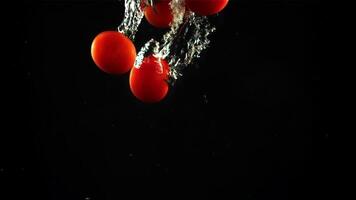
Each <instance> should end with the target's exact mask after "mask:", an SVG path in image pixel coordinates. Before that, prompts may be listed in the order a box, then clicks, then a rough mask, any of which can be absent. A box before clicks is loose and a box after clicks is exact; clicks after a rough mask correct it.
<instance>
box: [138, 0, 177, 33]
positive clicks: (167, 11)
mask: <svg viewBox="0 0 356 200" xmlns="http://www.w3.org/2000/svg"><path fill="white" fill-rule="evenodd" d="M155 2H156V3H155V4H154V7H152V6H150V5H146V6H145V7H144V8H143V11H144V13H145V17H146V19H147V21H148V22H149V23H150V24H151V25H153V26H155V27H157V28H168V27H169V26H170V23H171V22H172V20H173V15H172V10H171V6H170V5H169V3H170V2H171V0H160V1H155Z"/></svg>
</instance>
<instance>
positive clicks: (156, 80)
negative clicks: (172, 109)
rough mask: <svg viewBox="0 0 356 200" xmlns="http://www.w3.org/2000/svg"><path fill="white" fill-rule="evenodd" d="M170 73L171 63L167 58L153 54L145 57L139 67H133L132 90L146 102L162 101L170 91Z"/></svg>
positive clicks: (131, 74)
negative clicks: (169, 63) (160, 57)
mask: <svg viewBox="0 0 356 200" xmlns="http://www.w3.org/2000/svg"><path fill="white" fill-rule="evenodd" d="M168 73H169V65H168V63H167V61H166V60H164V59H158V58H156V57H154V56H153V55H150V56H148V57H145V58H144V60H143V62H142V64H141V65H140V66H139V67H133V68H132V69H131V73H130V89H131V92H132V93H133V95H134V96H135V97H136V98H138V99H139V100H141V101H143V102H145V103H156V102H159V101H161V100H162V99H163V98H164V97H165V96H166V95H167V93H168V89H169V86H168V83H167V80H168Z"/></svg>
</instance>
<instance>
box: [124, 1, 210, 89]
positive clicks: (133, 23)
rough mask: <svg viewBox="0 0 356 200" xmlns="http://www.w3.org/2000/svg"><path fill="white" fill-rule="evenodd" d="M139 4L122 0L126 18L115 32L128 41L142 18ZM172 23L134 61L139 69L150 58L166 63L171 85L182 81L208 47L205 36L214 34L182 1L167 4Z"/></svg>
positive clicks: (132, 37)
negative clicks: (169, 8)
mask: <svg viewBox="0 0 356 200" xmlns="http://www.w3.org/2000/svg"><path fill="white" fill-rule="evenodd" d="M140 3H141V0H125V17H124V20H123V22H122V24H121V25H120V26H119V27H118V30H119V31H120V32H122V33H124V34H125V35H127V36H128V37H130V38H131V39H134V38H135V34H136V32H137V30H138V27H139V25H140V23H141V20H142V18H143V16H144V13H143V11H142V10H141V6H140ZM170 6H171V9H172V14H173V21H172V23H171V27H170V30H169V31H168V32H167V33H166V34H164V35H163V37H162V40H161V41H160V42H158V41H156V40H154V39H150V40H149V41H148V42H147V43H146V44H145V45H144V46H143V47H142V48H141V50H140V51H139V53H138V54H137V57H136V61H135V65H134V66H135V67H136V68H138V67H139V66H140V65H141V64H142V61H143V59H144V57H146V56H148V55H150V54H153V55H154V56H155V57H157V58H159V59H165V60H167V61H168V63H169V65H170V67H171V68H170V74H169V75H170V81H169V82H170V83H171V84H173V83H174V82H175V81H176V80H177V79H178V78H179V77H181V76H182V75H183V74H182V70H183V69H184V68H186V67H187V66H189V65H190V64H191V63H192V62H193V61H194V60H195V59H196V58H199V57H200V55H201V53H202V52H203V50H205V49H206V48H208V47H209V44H210V40H209V38H208V36H209V35H210V34H211V33H212V32H214V31H215V27H214V26H212V25H211V24H210V23H209V21H208V19H207V17H202V16H196V15H195V14H194V13H192V12H190V11H186V10H185V5H184V0H172V1H171V3H170Z"/></svg>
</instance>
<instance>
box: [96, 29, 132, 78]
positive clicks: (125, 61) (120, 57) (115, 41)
mask: <svg viewBox="0 0 356 200" xmlns="http://www.w3.org/2000/svg"><path fill="white" fill-rule="evenodd" d="M91 56H92V58H93V60H94V62H95V64H96V65H97V66H98V67H99V68H100V69H101V70H103V71H104V72H106V73H109V74H124V73H126V72H128V71H130V69H131V68H132V67H133V65H134V63H135V59H136V48H135V45H134V44H133V43H132V42H131V40H130V39H129V38H127V37H126V36H125V35H124V34H122V33H119V32H116V31H105V32H102V33H100V34H99V35H97V36H96V37H95V39H94V40H93V43H92V45H91Z"/></svg>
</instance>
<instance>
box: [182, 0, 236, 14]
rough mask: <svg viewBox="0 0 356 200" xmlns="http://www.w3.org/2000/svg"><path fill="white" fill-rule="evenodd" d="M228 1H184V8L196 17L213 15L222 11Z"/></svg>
mask: <svg viewBox="0 0 356 200" xmlns="http://www.w3.org/2000/svg"><path fill="white" fill-rule="evenodd" d="M228 2H229V0H185V3H186V6H187V8H188V9H189V10H191V11H192V12H195V13H196V14H198V15H202V16H207V15H214V14H216V13H218V12H220V11H222V10H223V9H224V8H225V7H226V5H227V3H228Z"/></svg>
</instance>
